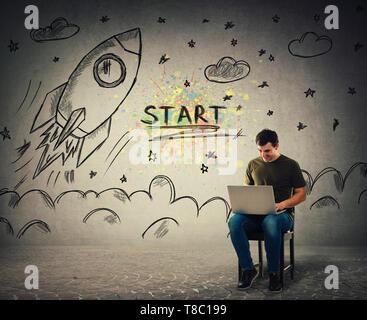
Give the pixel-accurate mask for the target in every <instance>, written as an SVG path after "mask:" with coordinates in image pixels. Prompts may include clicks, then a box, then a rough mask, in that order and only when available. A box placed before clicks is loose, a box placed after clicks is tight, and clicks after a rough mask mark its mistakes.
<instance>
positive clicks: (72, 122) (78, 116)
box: [54, 108, 85, 150]
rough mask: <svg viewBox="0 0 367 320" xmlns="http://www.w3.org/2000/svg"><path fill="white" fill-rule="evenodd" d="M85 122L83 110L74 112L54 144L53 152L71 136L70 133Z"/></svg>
mask: <svg viewBox="0 0 367 320" xmlns="http://www.w3.org/2000/svg"><path fill="white" fill-rule="evenodd" d="M84 120H85V108H79V109H76V110H74V111H73V112H72V113H71V115H70V117H69V119H68V121H67V122H66V124H65V126H64V128H63V129H62V131H61V133H60V135H59V138H58V139H57V142H56V144H55V147H54V150H55V149H56V148H57V147H58V146H59V145H60V144H62V143H63V142H64V141H65V140H66V139H67V138H68V137H69V136H70V135H71V134H72V132H73V131H74V130H75V129H76V128H78V126H79V125H80V124H81V123H82V122H83V121H84Z"/></svg>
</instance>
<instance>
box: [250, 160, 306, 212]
mask: <svg viewBox="0 0 367 320" xmlns="http://www.w3.org/2000/svg"><path fill="white" fill-rule="evenodd" d="M245 184H247V185H271V186H273V190H274V198H275V202H276V203H279V202H281V201H284V200H286V199H289V198H291V197H292V195H293V189H294V188H301V187H304V186H305V185H306V182H305V179H304V178H303V175H302V171H301V168H300V167H299V164H298V163H297V161H295V160H293V159H291V158H288V157H286V156H284V155H282V154H281V155H280V156H279V157H278V159H276V160H275V161H272V162H265V161H264V160H263V159H262V158H261V157H258V158H255V159H253V160H251V161H250V162H249V163H248V165H247V169H246V174H245ZM287 213H289V214H290V216H291V217H292V218H294V208H288V209H287Z"/></svg>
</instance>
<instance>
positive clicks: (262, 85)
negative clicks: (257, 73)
mask: <svg viewBox="0 0 367 320" xmlns="http://www.w3.org/2000/svg"><path fill="white" fill-rule="evenodd" d="M265 87H269V85H268V82H267V81H263V83H262V84H260V85H259V86H258V88H265Z"/></svg>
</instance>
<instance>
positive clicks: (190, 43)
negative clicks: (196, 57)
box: [187, 39, 196, 48]
mask: <svg viewBox="0 0 367 320" xmlns="http://www.w3.org/2000/svg"><path fill="white" fill-rule="evenodd" d="M187 44H188V45H189V47H190V48H194V47H195V44H196V42H195V41H194V40H192V39H191V41H189V42H188V43H187Z"/></svg>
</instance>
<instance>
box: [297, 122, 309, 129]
mask: <svg viewBox="0 0 367 320" xmlns="http://www.w3.org/2000/svg"><path fill="white" fill-rule="evenodd" d="M306 127H307V125H305V124H303V123H302V122H298V126H297V129H298V131H300V130H303V129H304V128H306Z"/></svg>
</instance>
